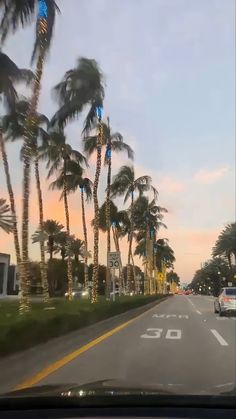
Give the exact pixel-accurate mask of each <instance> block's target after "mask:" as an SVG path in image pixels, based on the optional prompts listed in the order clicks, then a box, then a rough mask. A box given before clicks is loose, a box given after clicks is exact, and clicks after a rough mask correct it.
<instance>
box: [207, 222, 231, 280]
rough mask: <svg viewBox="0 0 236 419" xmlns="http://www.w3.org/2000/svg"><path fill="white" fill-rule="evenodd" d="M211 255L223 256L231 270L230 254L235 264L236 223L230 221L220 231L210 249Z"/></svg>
mask: <svg viewBox="0 0 236 419" xmlns="http://www.w3.org/2000/svg"><path fill="white" fill-rule="evenodd" d="M212 254H213V257H217V256H225V257H226V258H227V260H228V264H229V268H230V270H231V272H233V266H232V256H234V258H235V264H236V223H230V224H228V225H226V227H225V228H224V229H223V230H222V232H221V233H220V235H219V237H218V239H217V241H216V244H215V246H214V247H213V251H212Z"/></svg>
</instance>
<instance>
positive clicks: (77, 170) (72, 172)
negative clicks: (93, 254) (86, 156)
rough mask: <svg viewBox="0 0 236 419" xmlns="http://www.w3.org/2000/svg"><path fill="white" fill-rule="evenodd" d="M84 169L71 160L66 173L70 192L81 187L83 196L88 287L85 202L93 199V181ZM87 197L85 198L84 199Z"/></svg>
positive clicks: (86, 261)
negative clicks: (84, 174)
mask: <svg viewBox="0 0 236 419" xmlns="http://www.w3.org/2000/svg"><path fill="white" fill-rule="evenodd" d="M83 172H84V169H83V168H82V167H81V164H80V163H77V162H76V161H69V162H68V165H67V173H66V175H65V181H66V184H67V190H68V193H70V192H76V191H77V189H78V188H79V189H80V196H81V209H82V211H81V212H82V225H83V233H84V281H85V288H88V283H89V277H88V234H87V225H86V214H85V202H84V200H85V199H86V202H89V201H91V199H92V189H93V183H92V182H91V180H90V179H88V178H87V177H83ZM84 198H85V199H84Z"/></svg>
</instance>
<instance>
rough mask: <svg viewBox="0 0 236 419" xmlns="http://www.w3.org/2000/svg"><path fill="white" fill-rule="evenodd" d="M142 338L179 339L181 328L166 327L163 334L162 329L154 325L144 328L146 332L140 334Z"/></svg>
mask: <svg viewBox="0 0 236 419" xmlns="http://www.w3.org/2000/svg"><path fill="white" fill-rule="evenodd" d="M140 337H141V338H142V339H160V338H161V337H163V338H164V339H175V340H176V339H181V338H182V330H180V329H168V330H167V332H166V334H165V335H164V336H163V329H159V328H156V327H150V328H148V329H147V330H146V333H144V334H143V335H141V336H140Z"/></svg>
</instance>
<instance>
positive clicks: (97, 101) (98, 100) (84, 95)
mask: <svg viewBox="0 0 236 419" xmlns="http://www.w3.org/2000/svg"><path fill="white" fill-rule="evenodd" d="M54 93H55V95H56V97H57V99H58V101H59V103H60V105H61V108H60V109H59V111H57V112H56V114H55V115H54V117H53V118H52V125H55V124H57V125H59V126H64V125H65V124H66V123H67V122H69V121H71V120H74V119H75V118H77V117H78V116H79V114H80V113H81V112H82V110H83V109H84V107H85V106H86V105H88V106H89V111H88V114H87V117H86V119H85V123H84V129H83V135H84V136H85V137H87V136H88V134H89V133H90V131H91V129H92V128H93V126H94V121H95V120H97V121H98V134H97V143H96V147H97V162H96V171H95V179H94V187H93V203H94V213H95V225H94V252H93V258H94V261H93V262H94V263H93V290H92V301H93V302H96V301H97V288H98V244H99V229H98V222H99V205H98V184H99V178H100V172H101V147H102V141H103V140H102V139H103V124H102V103H103V99H104V86H103V76H102V73H101V71H100V69H99V66H98V64H97V62H96V61H95V60H89V59H87V58H79V60H78V63H77V66H76V67H75V68H74V69H72V70H69V71H67V73H66V74H65V76H64V78H63V80H62V82H61V83H59V84H58V85H57V86H56V87H55V89H54Z"/></svg>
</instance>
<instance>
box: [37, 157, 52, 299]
mask: <svg viewBox="0 0 236 419" xmlns="http://www.w3.org/2000/svg"><path fill="white" fill-rule="evenodd" d="M34 170H35V179H36V187H37V193H38V203H39V228H40V231H41V232H42V231H43V197H42V189H41V182H40V175H39V162H38V157H36V159H35V162H34ZM40 259H41V260H40V272H41V282H42V287H43V298H44V301H45V302H47V301H48V298H49V294H48V279H47V267H46V262H45V246H44V240H43V238H42V239H41V240H40Z"/></svg>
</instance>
